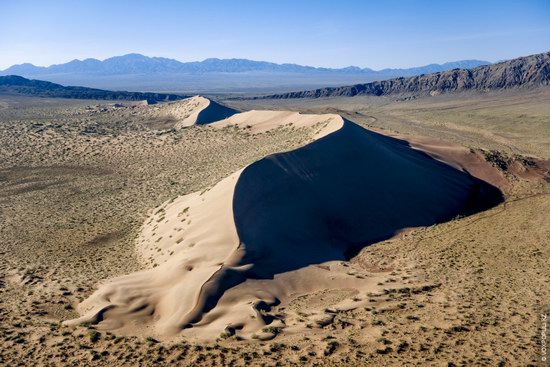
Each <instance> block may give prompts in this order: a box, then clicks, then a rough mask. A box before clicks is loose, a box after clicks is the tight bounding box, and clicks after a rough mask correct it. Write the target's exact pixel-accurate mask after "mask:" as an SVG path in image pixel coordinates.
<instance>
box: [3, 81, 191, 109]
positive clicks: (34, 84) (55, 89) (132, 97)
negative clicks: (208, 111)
mask: <svg viewBox="0 0 550 367" xmlns="http://www.w3.org/2000/svg"><path fill="white" fill-rule="evenodd" d="M0 94H10V95H24V96H35V97H51V98H73V99H100V100H124V101H143V100H146V101H147V102H148V103H157V102H164V101H175V100H178V99H182V98H186V96H181V95H176V94H162V93H139V92H113V91H108V90H101V89H93V88H85V87H64V86H62V85H59V84H55V83H50V82H46V81H42V80H29V79H25V78H23V77H20V76H17V75H7V76H0Z"/></svg>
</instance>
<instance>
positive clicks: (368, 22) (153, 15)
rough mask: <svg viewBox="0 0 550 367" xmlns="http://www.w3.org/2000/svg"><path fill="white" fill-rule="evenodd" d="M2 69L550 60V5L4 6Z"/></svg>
mask: <svg viewBox="0 0 550 367" xmlns="http://www.w3.org/2000/svg"><path fill="white" fill-rule="evenodd" d="M0 13H1V14H2V22H1V23H0V34H2V37H1V38H0V54H1V55H2V58H1V59H0V69H5V68H7V67H9V66H11V65H13V64H19V63H25V62H29V63H33V64H35V65H40V66H48V65H51V64H59V63H64V62H68V61H70V60H73V59H85V58H97V59H105V58H108V57H112V56H118V55H123V54H127V53H141V54H144V55H147V56H161V57H168V58H174V59H176V60H179V61H200V60H203V59H206V58H210V57H217V58H247V59H251V60H264V61H271V62H276V63H297V64H302V65H312V66H323V67H345V66H350V65H355V66H360V67H369V68H373V69H383V68H405V67H413V66H421V65H426V64H431V63H444V62H448V61H455V60H463V59H481V60H487V61H491V62H494V61H498V60H502V59H509V58H513V57H517V56H522V55H529V54H534V53H538V52H542V51H545V47H548V44H549V43H548V40H549V39H550V24H549V22H548V19H550V3H549V2H548V1H545V0H539V1H536V0H528V1H507V0H504V1H482V2H480V1H474V0H467V1H459V2H454V1H438V2H436V3H433V2H423V1H405V0H403V1H395V0H394V1H382V2H372V1H349V0H348V1H338V2H334V1H289V0H282V1H277V2H270V1H254V0H241V1H238V5H236V4H235V2H232V1H221V0H218V1H216V0H209V1H161V2H150V1H143V0H137V1H127V0H126V1H101V0H97V1H68V0H67V1H61V0H53V1H38V0H35V1H29V0H22V1H2V2H0Z"/></svg>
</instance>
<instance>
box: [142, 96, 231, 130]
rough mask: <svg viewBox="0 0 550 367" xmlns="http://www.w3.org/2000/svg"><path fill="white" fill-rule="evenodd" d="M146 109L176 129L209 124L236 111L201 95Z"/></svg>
mask: <svg viewBox="0 0 550 367" xmlns="http://www.w3.org/2000/svg"><path fill="white" fill-rule="evenodd" d="M148 110H149V112H150V113H152V115H153V116H156V118H159V119H165V120H168V122H169V124H167V125H168V126H171V127H175V128H176V129H180V128H184V127H188V126H192V125H204V124H209V123H212V122H215V121H219V120H222V119H225V118H227V117H229V116H231V115H233V114H235V113H237V111H235V110H234V109H232V108H229V107H226V106H223V105H221V104H219V103H217V102H214V101H211V100H209V99H207V98H204V97H201V96H195V97H191V98H186V99H182V100H180V101H176V102H170V103H166V104H162V105H158V106H152V107H149V108H148Z"/></svg>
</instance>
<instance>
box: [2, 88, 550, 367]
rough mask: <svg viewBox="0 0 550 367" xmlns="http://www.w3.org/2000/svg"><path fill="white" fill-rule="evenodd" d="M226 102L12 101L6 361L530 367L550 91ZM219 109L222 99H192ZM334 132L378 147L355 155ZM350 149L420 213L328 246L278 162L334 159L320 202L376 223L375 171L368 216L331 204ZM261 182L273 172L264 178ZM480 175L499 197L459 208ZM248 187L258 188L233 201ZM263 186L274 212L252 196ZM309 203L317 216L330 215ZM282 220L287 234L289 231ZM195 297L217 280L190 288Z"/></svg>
mask: <svg viewBox="0 0 550 367" xmlns="http://www.w3.org/2000/svg"><path fill="white" fill-rule="evenodd" d="M214 99H217V100H218V102H219V103H220V104H219V105H218V104H217V103H216V102H210V101H209V100H208V99H206V98H204V97H194V98H192V99H188V100H182V101H177V102H169V103H161V104H156V105H147V104H144V103H139V102H123V103H120V102H114V101H113V102H110V101H91V100H81V101H75V100H65V99H47V98H32V97H21V96H1V97H0V122H1V123H0V201H1V206H0V241H1V247H0V251H1V252H0V331H1V332H0V345H1V346H2V348H1V352H0V364H2V365H6V366H17V365H21V366H26V365H29V364H37V365H68V366H70V365H75V366H76V365H92V364H93V365H99V366H102V365H105V366H107V365H110V366H112V365H135V366H147V365H150V366H157V365H186V366H217V365H226V366H244V365H252V366H254V365H258V366H287V365H295V366H299V365H316V366H341V365H349V366H368V365H372V366H381V365H388V366H390V365H391V366H393V365H418V366H423V365H434V366H462V365H464V366H468V365H487V366H494V365H498V366H517V365H530V364H532V365H534V364H535V363H536V360H537V355H538V354H537V353H538V349H537V348H539V344H538V342H539V341H538V333H537V331H538V316H539V313H540V309H541V308H542V307H547V306H548V300H549V299H550V287H549V284H548V281H549V277H548V274H550V265H549V259H550V253H549V252H548V246H547V244H548V241H549V240H550V224H549V222H548V216H547V215H543V213H549V212H550V173H549V169H550V164H549V163H548V160H549V159H550V130H549V129H548V122H549V121H550V104H548V103H547V102H548V100H550V91H548V88H538V89H533V90H529V91H524V90H521V91H517V90H511V91H502V92H488V93H483V92H475V93H463V94H454V95H452V96H447V95H441V96H435V97H431V96H430V97H420V98H416V99H412V100H400V99H398V98H395V97H351V98H349V97H348V98H330V99H323V98H320V99H296V100H262V99H259V100H246V99H238V98H237V99H236V98H215V96H214V97H210V100H214ZM205 106H206V108H209V107H210V108H211V109H212V111H214V112H215V113H214V112H213V113H212V114H210V115H208V114H207V115H203V118H205V120H201V119H199V118H198V117H197V116H198V115H197V116H195V117H193V116H192V115H193V113H194V112H196V109H197V108H205ZM224 106H225V107H224ZM230 110H231V111H232V112H231V111H230ZM276 111H282V112H276ZM218 119H219V120H220V121H218V122H216V121H217V120H218ZM342 136H344V138H345V139H350V138H351V139H357V140H356V141H357V142H358V143H360V144H364V146H363V147H364V149H362V150H361V152H360V153H358V152H357V151H353V150H347V149H349V147H348V146H347V145H346V143H345V142H346V141H348V140H345V139H344V140H342V139H343V138H342ZM338 139H340V140H338ZM354 141H355V140H354ZM370 149H372V152H371V153H372V154H370V155H369V154H367V153H365V152H370ZM311 152H313V153H311ZM384 152H389V153H388V154H390V153H391V155H386V153H384ZM333 153H334V154H333ZM308 154H310V155H309V156H308ZM312 154H313V156H319V155H321V156H322V157H326V160H322V161H321V162H320V163H319V162H316V161H315V160H314V159H310V158H308V157H311V156H312ZM357 154H364V162H365V163H364V164H365V165H370V164H374V163H376V164H380V167H384V166H388V167H390V166H391V167H397V168H400V167H402V168H403V169H397V168H396V170H395V171H392V172H393V173H391V174H392V175H394V176H392V175H386V174H385V173H384V172H385V171H383V168H380V171H377V170H372V171H369V176H367V177H366V178H365V180H366V181H365V182H371V181H372V182H374V183H377V184H378V185H382V186H383V187H388V190H390V188H391V190H393V191H391V190H390V191H391V192H390V194H389V195H390V196H391V195H392V193H393V196H395V197H397V198H398V199H399V200H397V199H396V201H395V202H396V204H395V205H396V206H395V207H393V208H392V209H395V208H397V209H399V208H403V207H401V206H399V205H398V204H399V203H402V202H403V201H406V200H407V195H406V194H407V192H408V191H407V190H420V191H411V192H423V195H424V196H422V197H421V199H422V200H421V202H417V203H415V206H414V207H415V208H416V209H417V210H418V211H412V212H409V213H408V216H407V217H406V218H407V220H405V221H404V222H403V223H402V224H403V225H402V226H401V227H402V228H401V229H402V230H399V231H394V228H389V229H380V231H379V232H377V234H378V235H379V238H378V237H377V238H375V237H372V238H371V237H369V236H368V235H364V236H365V237H364V239H365V240H364V245H359V244H349V245H348V242H347V239H346V238H344V237H345V236H343V235H342V236H340V234H338V233H337V235H338V236H336V238H338V239H339V240H341V242H339V243H342V246H343V247H342V249H341V250H342V251H336V252H332V248H328V247H326V248H325V247H322V246H320V247H316V246H317V243H314V242H311V243H310V242H307V241H306V240H311V238H314V239H316V238H319V241H321V242H322V240H323V239H325V238H326V237H324V233H323V231H317V230H315V229H316V228H317V227H316V228H313V230H312V227H308V226H313V225H314V224H315V223H316V222H314V223H310V222H308V221H304V222H303V223H302V222H300V221H299V218H302V217H301V216H300V215H298V214H295V213H302V212H301V210H305V209H303V208H302V207H301V206H293V205H290V204H288V203H289V202H291V201H292V200H291V199H289V197H288V196H285V195H283V194H285V192H281V190H280V187H281V186H280V185H276V183H277V182H278V181H277V180H278V179H281V180H282V178H281V177H283V178H284V180H283V181H280V182H284V183H288V182H293V181H288V180H290V179H292V178H293V177H302V178H303V177H305V178H307V179H311V180H317V179H319V178H317V177H309V176H307V173H309V172H310V169H311V167H317V166H315V164H318V165H321V163H322V165H321V166H322V167H329V171H328V174H327V172H325V171H323V172H325V175H324V176H322V177H320V178H322V179H323V180H326V181H323V182H324V183H323V185H326V188H327V189H326V190H321V191H322V192H320V193H314V194H315V195H313V194H311V195H313V196H311V198H312V199H311V201H310V203H313V204H315V203H317V202H319V198H321V199H322V200H321V201H322V202H323V203H329V204H330V205H329V204H327V205H323V206H322V207H321V209H322V210H326V209H327V208H329V209H330V210H331V211H332V210H334V211H339V210H340V211H341V213H343V214H344V215H343V216H344V217H346V216H347V215H348V214H350V213H351V214H354V215H349V218H348V217H346V218H348V219H349V221H352V220H353V219H354V218H356V217H357V215H355V214H357V213H361V215H363V214H364V213H363V212H362V211H361V210H362V209H365V210H366V212H368V213H367V214H368V215H371V216H372V217H369V218H371V219H372V222H376V220H377V216H378V215H386V216H397V217H399V215H400V211H399V210H385V209H387V208H385V207H380V210H378V211H376V212H372V211H369V210H367V209H368V205H366V204H365V203H370V202H372V200H375V199H376V198H377V197H379V196H380V195H381V194H380V193H379V192H373V191H372V190H371V191H367V190H369V187H365V192H364V193H363V194H365V195H367V196H364V195H362V194H355V195H357V197H358V198H359V199H358V200H357V205H356V208H355V210H356V211H355V212H350V211H347V210H345V209H346V208H342V207H341V206H339V202H340V200H342V199H346V200H348V202H349V201H353V197H350V196H346V190H345V186H344V187H338V186H334V185H333V184H334V183H335V182H339V181H333V180H339V179H341V180H345V178H346V177H348V176H349V177H351V176H350V175H352V177H356V176H355V175H356V174H357V172H356V171H354V169H355V167H356V166H354V165H346V164H344V163H345V162H349V161H350V157H357ZM389 156H391V157H392V158H391V159H390V158H387V157H389ZM264 157H267V158H264ZM361 157H363V156H361ZM371 158H372V162H371V160H369V159H371ZM330 159H334V160H335V161H334V162H333V163H330V162H332V161H331V160H330ZM297 162H298V163H304V166H300V165H298V164H297ZM396 162H397V163H396ZM403 162H405V163H403ZM407 162H408V163H411V164H415V165H416V166H418V167H419V169H423V170H424V171H416V172H422V173H421V174H417V175H415V171H411V172H409V169H410V166H409V165H408V163H407ZM398 163H399V164H398ZM270 164H271V165H270ZM416 166H415V167H416ZM281 167H282V168H281ZM285 169H286V170H285ZM292 169H296V172H293V171H292ZM281 170H282V171H281ZM281 172H290V173H289V176H288V177H290V178H288V180H287V178H286V177H287V176H284V175H282V174H281ZM346 172H348V173H347V174H346ZM381 172H382V173H384V174H382V173H381ZM433 172H437V174H433ZM265 173H269V175H267V176H265ZM235 175H238V176H235ZM232 177H234V178H236V177H238V178H239V183H236V180H233V181H231V179H232ZM262 177H271V178H272V179H271V180H269V179H268V180H266V182H265V184H264V185H261V187H260V188H258V187H256V186H255V185H254V184H253V183H254V182H257V180H259V179H261V178H262ZM388 177H389V178H392V179H391V180H390V179H389V178H388ZM382 178H384V179H385V180H386V181H384V180H382ZM247 179H248V180H249V181H248V182H249V183H248V184H247V181H246V180H247ZM285 180H286V181H285ZM465 180H466V181H465ZM477 180H481V181H482V182H484V183H487V184H489V185H490V186H491V187H492V188H495V189H498V191H499V192H500V193H501V197H500V198H498V199H494V198H493V199H494V200H493V199H492V200H489V203H488V204H487V205H486V206H484V207H483V208H479V207H475V208H468V209H469V210H467V211H462V210H460V208H458V206H459V205H458V204H457V203H458V202H459V201H460V202H462V201H464V200H465V199H464V198H465V197H467V196H468V195H470V194H469V192H468V190H469V189H467V188H468V187H470V186H469V185H470V181H471V182H474V181H475V182H476V183H477V182H478V181H477ZM314 182H319V181H314ZM343 182H347V181H343ZM270 183H272V184H273V186H272V187H271V186H269V184H270ZM430 183H432V184H433V185H432V186H430ZM436 183H437V185H436ZM447 185H448V186H447ZM266 187H267V188H269V190H268V191H267V193H266V192H264V191H262V190H261V189H262V188H266ZM285 187H286V186H285ZM320 187H325V186H320ZM426 189H428V191H424V190H426ZM266 190H267V189H266ZM357 192H360V188H359V189H358V188H355V190H354V193H357ZM295 193H296V192H295V191H292V192H290V194H292V195H294V194H295ZM245 194H246V195H245ZM248 194H250V195H252V194H254V195H257V196H248ZM287 194H289V193H287ZM309 194H310V192H303V193H300V195H299V196H300V197H303V196H307V195H309ZM368 195H370V196H368ZM236 197H243V198H247V197H252V199H246V200H244V199H243V200H237V201H233V202H231V201H228V200H232V199H234V198H236ZM265 197H269V198H271V199H273V200H272V202H271V203H270V202H267V203H263V202H262V201H261V200H260V199H261V198H265ZM363 197H366V198H367V199H368V200H371V201H367V202H363V201H361V200H360V199H361V198H363ZM254 198H256V199H257V200H255V199H254ZM258 198H260V199H258ZM291 198H292V196H291ZM247 200H249V202H247ZM294 200H295V198H294ZM365 200H366V199H365ZM442 200H443V201H444V200H447V201H444V203H445V204H444V205H443V204H442V205H438V202H440V201H442ZM236 202H237V203H238V204H239V205H241V206H239V205H235V203H236ZM259 202H261V204H262V205H264V206H260V208H263V209H265V210H259V211H254V210H258V209H257V208H258V206H257V205H256V204H257V203H259ZM287 204H288V205H287ZM313 204H312V205H310V206H309V207H308V208H307V210H308V211H306V212H307V213H315V212H316V210H320V209H319V207H317V206H316V205H313ZM231 205H233V206H231ZM453 206H457V208H456V210H455V211H453V212H448V211H447V210H448V208H452V207H453ZM281 207H284V208H285V210H282V209H280V208H281ZM354 207H355V206H354ZM250 208H252V209H250ZM442 208H443V209H445V210H444V211H442ZM231 212H232V213H233V216H231V215H226V214H227V213H231ZM212 213H214V214H215V215H214V216H213V214H212ZM224 213H225V214H224ZM238 213H242V215H237V214H238ZM247 213H252V214H247ZM266 213H267V214H269V215H267V214H266ZM339 213H340V212H339ZM380 213H382V214H380ZM426 213H430V216H427V217H426V218H424V220H422V221H420V220H419V221H418V222H417V221H416V219H417V218H419V217H422V215H426ZM401 214H402V213H401ZM266 215H267V221H266V220H264V221H262V218H266ZM365 215H366V214H365ZM368 215H367V217H368ZM340 217H342V216H339V218H340ZM285 218H287V219H288V223H285V221H284V219H285ZM271 219H273V220H271ZM321 219H322V220H325V219H326V218H325V217H323V218H321ZM321 219H320V220H321ZM346 223H348V222H346ZM350 223H351V224H350V225H352V224H353V223H352V222H350ZM291 224H292V225H291ZM208 225H210V227H208ZM327 227H328V228H332V227H338V226H337V225H334V224H333V223H332V222H330V221H329V222H327ZM250 228H262V229H265V232H264V231H261V233H255V232H251V231H250V230H249V229H250ZM285 228H290V229H292V230H289V232H288V233H289V237H285V236H283V237H277V236H279V235H280V233H285V232H284V231H285ZM304 228H306V229H307V230H303V229H304ZM353 228H356V227H353ZM373 228H374V227H373ZM376 228H378V227H376ZM298 229H299V230H303V233H302V232H300V231H298ZM317 229H318V228H317ZM269 231H272V232H269ZM394 232H395V233H394ZM220 233H222V234H220ZM266 233H267V235H266ZM296 233H300V235H299V236H295V237H292V235H293V234H296ZM311 233H315V234H317V233H320V234H319V236H318V237H311ZM334 233H335V232H330V231H329V233H327V236H328V235H330V236H334V235H335V234H334ZM370 233H371V232H369V235H370ZM272 234H273V235H272ZM236 235H238V236H236ZM361 236H363V234H362V233H361ZM361 236H359V237H361ZM341 237H342V238H341ZM239 238H241V240H242V239H244V238H246V239H247V241H245V242H246V243H245V244H246V245H247V247H246V249H245V250H244V251H242V248H240V247H239V243H238V240H239ZM273 238H276V239H277V241H278V242H275V241H274V242H273V243H272V242H269V241H271V240H272V239H273ZM288 238H290V240H289V241H288V242H285V240H286V239H288ZM330 238H332V237H330ZM258 239H259V240H258ZM178 241H179V242H178ZM201 241H202V242H201ZM235 241H237V242H236V243H235ZM292 241H295V242H292ZM283 242H284V244H283ZM306 242H307V244H308V246H309V247H308V246H305V247H303V246H302V244H303V243H306ZM321 242H319V243H321ZM266 243H267V244H269V246H266V248H264V247H262V246H264V245H265V244H266ZM289 243H290V244H293V243H294V244H297V245H296V246H291V245H288V244H289ZM277 244H280V247H277ZM226 245H227V246H226ZM229 245H232V246H233V245H236V246H234V247H230V246H229ZM211 246H218V247H215V249H216V251H213V250H212V249H213V248H214V247H211ZM255 246H257V247H255ZM346 246H347V247H346ZM273 249H275V250H273ZM348 250H349V251H348ZM220 251H226V252H223V253H222V252H220ZM254 251H258V253H259V254H260V255H257V254H255V253H254ZM262 251H274V252H273V253H272V254H271V255H270V256H267V257H266V256H264V257H262V256H261V254H262V253H263V252H262ZM220 253H222V254H224V256H222V257H221V258H219V259H218V258H215V256H214V255H219V254H220ZM250 253H253V254H255V256H253V255H250ZM268 253H269V252H268ZM304 254H309V255H312V254H313V255H315V256H309V257H308V261H302V260H303V259H304V258H305V256H304ZM205 258H206V260H205ZM266 258H267V259H268V260H265V259H266ZM190 259H194V260H193V261H194V262H193V263H190V261H191V260H190ZM257 259H260V260H257ZM262 259H263V260H262ZM261 261H264V262H261ZM258 263H260V264H262V266H255V264H258ZM289 264H290V265H289ZM220 269H221V270H223V271H224V272H220ZM266 269H271V270H269V271H267V270H266ZM219 274H223V276H221V277H220V279H221V280H220V282H216V281H212V279H214V280H215V279H217V278H216V276H219ZM225 274H228V275H227V276H226V275H225ZM235 274H236V275H235ZM243 274H244V275H243ZM243 277H244V278H243ZM225 279H229V280H227V283H225V282H226V280H225ZM197 289H198V290H197ZM204 289H206V291H205V292H203V290H204ZM220 290H221V293H220ZM253 291H254V292H256V293H254V292H253ZM260 291H261V292H263V293H258V292H260ZM197 292H199V293H200V294H201V295H204V294H206V295H207V296H204V297H202V298H201V297H198V298H197V301H196V302H195V303H191V304H189V305H186V304H185V301H183V300H184V299H195V298H194V297H195V295H196V294H197ZM251 294H252V295H253V296H251ZM182 295H188V296H187V297H183V296H182ZM247 297H248V298H247ZM212 300H214V301H212ZM180 302H181V303H180ZM212 302H214V304H212ZM138 303H139V304H138ZM174 315H176V316H174ZM177 315H180V317H178V316H177ZM171 317H175V319H171ZM174 325H176V326H177V328H176V330H174V328H173V327H171V326H174ZM189 325H193V327H189Z"/></svg>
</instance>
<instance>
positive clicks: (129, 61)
mask: <svg viewBox="0 0 550 367" xmlns="http://www.w3.org/2000/svg"><path fill="white" fill-rule="evenodd" d="M487 64H489V62H488V61H481V60H463V61H456V62H448V63H445V64H430V65H426V66H421V67H415V68H410V69H383V70H378V71H376V70H373V69H369V68H359V67H357V66H348V67H345V68H339V69H331V68H317V67H312V66H303V65H297V64H276V63H272V62H266V61H253V60H247V59H215V58H211V59H206V60H204V61H194V62H180V61H177V60H174V59H167V58H164V57H148V56H144V55H140V54H128V55H124V56H116V57H111V58H109V59H105V60H103V61H100V60H97V59H85V60H73V61H70V62H68V63H66V64H59V65H51V66H48V67H43V66H34V65H33V64H28V63H27V64H20V65H13V66H11V67H9V68H7V69H6V70H3V71H1V72H0V74H2V75H10V74H16V75H22V76H25V75H33V76H37V75H48V74H73V73H85V74H99V75H128V74H150V73H174V74H180V73H184V74H201V73H246V72H268V73H301V74H309V73H316V74H323V73H341V74H368V75H377V76H382V77H387V76H395V75H399V76H408V75H416V74H423V73H433V72H437V71H445V70H450V69H454V68H472V67H476V66H480V65H487Z"/></svg>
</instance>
